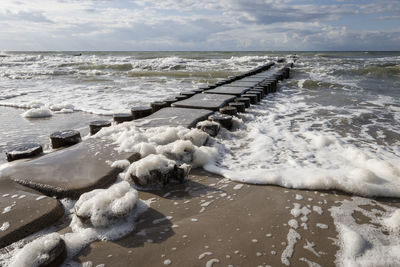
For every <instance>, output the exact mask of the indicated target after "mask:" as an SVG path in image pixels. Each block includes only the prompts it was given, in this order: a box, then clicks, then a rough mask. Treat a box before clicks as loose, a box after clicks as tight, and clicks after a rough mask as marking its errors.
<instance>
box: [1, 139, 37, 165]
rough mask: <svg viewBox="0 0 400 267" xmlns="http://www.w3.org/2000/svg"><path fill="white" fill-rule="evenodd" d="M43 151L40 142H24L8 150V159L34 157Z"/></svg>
mask: <svg viewBox="0 0 400 267" xmlns="http://www.w3.org/2000/svg"><path fill="white" fill-rule="evenodd" d="M42 153H43V148H42V146H41V145H38V144H33V143H29V144H23V145H19V146H15V147H12V148H10V149H8V150H7V151H6V156H7V160H8V161H13V160H17V159H24V158H32V157H35V156H37V155H40V154H42Z"/></svg>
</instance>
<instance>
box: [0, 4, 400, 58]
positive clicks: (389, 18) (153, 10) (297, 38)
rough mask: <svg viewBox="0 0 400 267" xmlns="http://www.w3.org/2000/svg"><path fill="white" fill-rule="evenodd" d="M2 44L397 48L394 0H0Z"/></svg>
mask: <svg viewBox="0 0 400 267" xmlns="http://www.w3.org/2000/svg"><path fill="white" fill-rule="evenodd" d="M0 50H1V51H12V50H13V51H44V50H58V51H60V50H62V51H88V50H96V51H120V50H122V51H164V50H168V51H203V50H206V51H210V50H211V51H237V50H239V51H241V50H244V51H250V50H251V51H253V50H256V51H271V50H274V51H276V50H297V51H316V50H318V51H323V50H334V51H341V50H362V51H365V50H375V51H377V50H378V51H381V50H396V51H398V50H400V0H377V1H371V0H319V1H316V0H302V1H300V0H299V1H297V0H140V1H139V0H115V1H114V0H15V1H14V0H1V1H0Z"/></svg>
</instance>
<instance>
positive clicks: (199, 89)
mask: <svg viewBox="0 0 400 267" xmlns="http://www.w3.org/2000/svg"><path fill="white" fill-rule="evenodd" d="M193 92H195V93H196V94H201V93H203V92H204V89H202V88H198V89H194V90H193Z"/></svg>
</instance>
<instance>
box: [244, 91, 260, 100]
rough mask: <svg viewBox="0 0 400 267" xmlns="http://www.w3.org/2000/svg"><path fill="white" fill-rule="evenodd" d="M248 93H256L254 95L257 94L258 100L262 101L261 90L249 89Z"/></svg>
mask: <svg viewBox="0 0 400 267" xmlns="http://www.w3.org/2000/svg"><path fill="white" fill-rule="evenodd" d="M246 94H254V95H256V96H257V102H260V101H261V92H259V91H253V90H251V91H247V93H246Z"/></svg>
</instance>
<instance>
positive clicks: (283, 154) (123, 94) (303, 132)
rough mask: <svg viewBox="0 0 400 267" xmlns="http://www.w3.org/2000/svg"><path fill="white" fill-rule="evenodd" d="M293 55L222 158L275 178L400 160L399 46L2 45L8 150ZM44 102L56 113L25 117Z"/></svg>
mask: <svg viewBox="0 0 400 267" xmlns="http://www.w3.org/2000/svg"><path fill="white" fill-rule="evenodd" d="M294 55H296V56H297V57H298V60H297V61H296V62H295V65H294V68H293V69H292V71H291V77H290V79H288V80H286V81H284V82H282V83H281V84H280V85H279V92H278V93H277V94H274V95H271V96H268V97H267V99H266V100H264V101H263V102H262V103H261V104H260V105H257V106H254V107H253V108H252V109H250V110H249V111H250V112H249V113H248V114H247V115H244V116H242V122H246V123H243V124H242V126H238V129H237V131H236V132H234V133H233V134H232V136H231V137H230V138H228V141H226V142H227V144H226V147H227V148H226V151H225V153H222V155H221V157H220V159H219V166H223V167H226V168H228V169H233V170H235V171H236V172H239V171H242V170H246V169H249V168H251V169H255V170H257V169H260V170H261V171H265V170H268V171H269V172H271V175H272V174H273V175H272V176H273V177H275V176H277V175H278V176H279V175H280V176H282V175H293V173H296V175H297V173H303V174H304V175H308V174H309V173H310V172H311V173H313V172H315V171H316V170H317V171H319V172H320V174H321V175H322V173H324V174H326V175H328V176H330V175H331V174H333V175H336V174H337V170H338V169H341V170H346V168H344V166H347V165H348V163H349V162H351V161H354V160H355V161H357V162H359V164H361V163H360V162H361V161H358V159H360V158H363V159H364V161H363V163H362V164H367V163H366V162H367V159H369V158H370V157H372V158H375V159H376V160H379V162H380V163H381V164H387V165H396V164H397V166H400V164H399V158H400V148H399V147H400V146H399V144H400V123H399V121H400V52H268V51H265V52H1V53H0V110H1V112H0V113H1V114H0V125H2V127H1V128H2V130H1V132H0V150H3V151H4V150H7V148H8V147H10V146H14V145H17V144H20V143H26V142H37V143H42V144H46V145H48V143H49V140H48V136H49V134H51V133H52V132H54V131H57V130H62V129H71V128H72V129H78V130H80V131H82V132H83V134H87V128H88V127H87V125H88V123H89V122H90V121H92V120H96V119H111V115H112V114H114V113H120V112H129V110H130V108H131V107H133V106H138V105H149V103H151V102H153V101H158V100H162V99H164V98H167V97H171V96H174V95H177V94H179V93H180V92H182V91H185V90H191V89H195V88H198V87H201V86H205V85H208V84H213V83H215V82H217V81H219V80H221V79H224V78H227V77H229V76H233V75H237V74H240V73H243V72H246V71H248V70H251V69H253V68H256V67H257V66H260V65H263V64H266V63H267V62H273V61H276V60H277V59H279V58H287V59H290V58H292V56H294ZM41 107H42V108H45V109H47V110H49V111H50V112H51V114H50V115H52V116H50V117H46V118H35V117H34V116H33V118H32V117H30V118H27V117H26V116H23V115H24V113H25V112H26V111H28V110H29V109H32V108H41ZM228 143H229V144H228ZM332 144H334V145H335V149H333V147H332V146H331V145H332ZM349 148H351V149H350V150H351V151H352V152H349ZM360 151H361V152H362V153H367V152H368V153H367V154H368V155H367V154H365V155H364V154H362V153H361V152H360ZM351 153H353V154H354V155H353V154H351ZM360 153H361V154H360ZM343 154H344V155H348V156H349V157H348V158H343V157H342V155H343ZM370 154H371V155H370ZM254 155H256V156H254ZM0 158H1V160H0V162H5V156H4V154H3V155H2V156H0ZM377 168H379V167H377ZM359 169H361V170H363V169H365V168H363V167H362V166H360V168H359ZM389 169H390V168H389ZM395 169H396V168H394V169H393V170H392V169H390V170H389V171H394V172H396V170H395ZM278 170H279V174H278V173H277V172H278ZM357 170H358V169H357ZM282 172H287V173H286V174H282ZM326 172H328V173H326ZM358 172H361V173H362V174H363V175H364V176H366V177H367V178H366V179H368V177H370V176H371V174H370V173H365V172H363V171H360V170H359V171H358ZM354 175H358V174H357V171H356V173H355V174H354ZM393 175H395V174H393ZM396 175H399V174H398V173H397V174H396ZM255 176H257V174H255ZM371 179H372V178H371Z"/></svg>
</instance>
